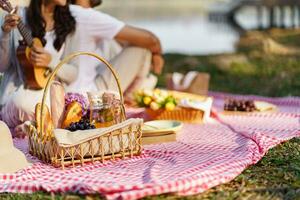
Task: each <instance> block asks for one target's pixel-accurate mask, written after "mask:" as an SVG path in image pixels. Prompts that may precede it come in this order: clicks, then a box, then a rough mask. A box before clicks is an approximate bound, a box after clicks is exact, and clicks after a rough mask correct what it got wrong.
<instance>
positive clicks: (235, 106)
mask: <svg viewBox="0 0 300 200" xmlns="http://www.w3.org/2000/svg"><path fill="white" fill-rule="evenodd" d="M276 111H277V106H276V105H274V104H271V103H268V102H265V101H255V100H250V99H233V98H230V99H226V100H225V102H224V113H225V114H231V113H240V114H245V113H246V114H247V113H254V112H276Z"/></svg>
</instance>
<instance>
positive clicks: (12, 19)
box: [1, 12, 20, 33]
mask: <svg viewBox="0 0 300 200" xmlns="http://www.w3.org/2000/svg"><path fill="white" fill-rule="evenodd" d="M15 13H16V12H15ZM19 22H20V16H19V15H17V14H8V15H6V16H5V18H4V23H3V24H2V26H1V28H2V30H3V31H4V32H6V33H9V32H10V31H11V30H13V29H14V28H16V27H17V25H18V24H19Z"/></svg>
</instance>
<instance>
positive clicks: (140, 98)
mask: <svg viewBox="0 0 300 200" xmlns="http://www.w3.org/2000/svg"><path fill="white" fill-rule="evenodd" d="M135 101H136V102H137V104H138V105H139V106H140V107H146V108H151V109H152V110H159V109H166V110H169V111H171V110H174V109H175V107H176V105H177V100H176V99H175V98H174V97H173V96H172V95H171V94H170V93H168V92H167V91H165V90H160V89H155V90H153V91H151V90H139V91H137V92H136V93H135Z"/></svg>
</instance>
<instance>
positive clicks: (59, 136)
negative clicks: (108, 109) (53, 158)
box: [53, 118, 143, 147]
mask: <svg viewBox="0 0 300 200" xmlns="http://www.w3.org/2000/svg"><path fill="white" fill-rule="evenodd" d="M142 122H143V120H142V119H136V118H134V119H128V120H126V121H124V122H122V123H119V124H116V125H113V126H110V127H107V128H98V129H90V130H79V131H75V132H71V131H69V130H66V129H55V130H54V131H53V133H54V137H55V139H56V141H57V143H58V144H59V146H63V147H69V146H73V145H77V144H81V143H84V142H87V141H88V140H90V139H94V138H97V137H99V136H102V135H105V134H106V133H109V132H112V131H115V130H118V129H121V128H123V127H126V126H128V125H130V124H136V125H138V124H141V123H142Z"/></svg>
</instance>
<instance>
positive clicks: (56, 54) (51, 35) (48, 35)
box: [44, 31, 65, 67]
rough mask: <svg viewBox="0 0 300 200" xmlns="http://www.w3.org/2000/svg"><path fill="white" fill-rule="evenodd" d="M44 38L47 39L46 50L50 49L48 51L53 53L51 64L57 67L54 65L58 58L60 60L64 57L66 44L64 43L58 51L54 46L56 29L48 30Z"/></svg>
mask: <svg viewBox="0 0 300 200" xmlns="http://www.w3.org/2000/svg"><path fill="white" fill-rule="evenodd" d="M44 38H45V40H46V41H47V43H46V45H45V47H44V48H45V50H46V51H48V53H50V54H51V62H50V64H49V65H50V66H52V67H56V66H54V65H56V64H57V60H60V59H61V58H62V55H63V53H64V48H65V44H63V45H62V47H61V48H60V50H59V51H57V50H56V49H55V48H54V45H53V44H54V40H55V38H56V36H55V32H54V31H49V32H46V34H45V36H44Z"/></svg>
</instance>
